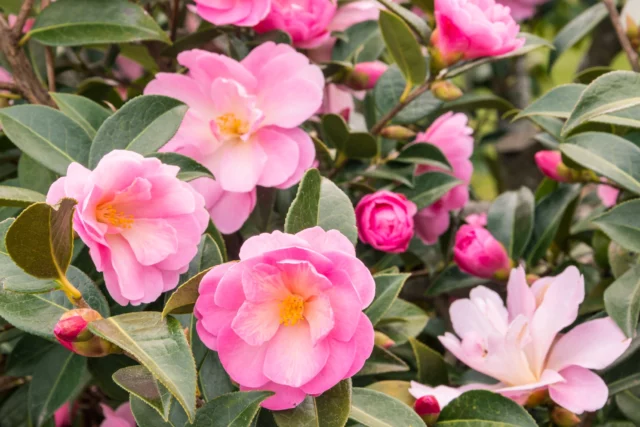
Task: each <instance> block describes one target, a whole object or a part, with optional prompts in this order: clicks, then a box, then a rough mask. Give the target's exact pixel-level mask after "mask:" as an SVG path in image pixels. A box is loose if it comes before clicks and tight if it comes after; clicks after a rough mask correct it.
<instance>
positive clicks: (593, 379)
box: [549, 366, 609, 414]
mask: <svg viewBox="0 0 640 427" xmlns="http://www.w3.org/2000/svg"><path fill="white" fill-rule="evenodd" d="M560 375H562V376H563V377H564V379H565V380H566V382H564V383H557V384H554V385H552V386H549V396H551V399H552V400H553V401H554V402H556V403H557V404H558V405H560V406H562V407H564V408H566V409H568V410H569V411H571V412H573V413H576V414H581V413H583V412H592V411H597V410H598V409H600V408H602V407H603V406H604V405H605V403H607V398H608V396H609V389H608V388H607V385H606V384H605V383H604V381H602V378H600V377H599V376H598V375H596V374H594V373H593V372H591V371H590V370H588V369H585V368H582V367H580V366H570V367H568V368H565V369H563V370H562V371H560Z"/></svg>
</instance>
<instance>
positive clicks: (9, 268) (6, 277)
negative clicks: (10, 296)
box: [0, 253, 58, 293]
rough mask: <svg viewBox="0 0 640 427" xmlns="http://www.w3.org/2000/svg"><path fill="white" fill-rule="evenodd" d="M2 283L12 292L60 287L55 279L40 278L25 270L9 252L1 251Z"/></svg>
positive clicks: (32, 291)
mask: <svg viewBox="0 0 640 427" xmlns="http://www.w3.org/2000/svg"><path fill="white" fill-rule="evenodd" d="M0 277H1V279H0V283H2V287H3V288H4V289H6V290H8V291H12V292H24V293H40V292H48V291H50V290H52V289H55V288H57V287H58V284H57V283H56V282H55V281H54V280H53V279H38V278H36V277H33V276H31V275H29V274H27V273H25V272H24V270H23V269H21V268H20V267H18V266H17V265H16V263H14V262H13V260H11V257H10V256H9V255H8V254H5V253H0Z"/></svg>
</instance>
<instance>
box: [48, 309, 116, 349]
mask: <svg viewBox="0 0 640 427" xmlns="http://www.w3.org/2000/svg"><path fill="white" fill-rule="evenodd" d="M100 319H102V316H101V315H100V313H98V312H97V311H95V310H92V309H90V308H77V309H75V310H69V311H67V312H66V313H64V314H63V315H62V316H61V317H60V320H58V323H57V324H56V326H55V327H54V329H53V334H54V335H55V336H56V338H57V340H58V342H60V344H62V345H63V346H64V347H66V348H68V349H69V350H71V351H73V352H74V353H77V354H79V355H81V356H85V357H103V356H106V355H107V354H109V353H114V352H115V351H117V347H115V346H114V345H113V344H111V343H110V342H108V341H105V340H103V339H102V338H100V337H97V336H95V335H94V334H93V333H92V332H91V331H90V330H89V328H87V326H88V325H89V323H91V322H93V321H94V320H100Z"/></svg>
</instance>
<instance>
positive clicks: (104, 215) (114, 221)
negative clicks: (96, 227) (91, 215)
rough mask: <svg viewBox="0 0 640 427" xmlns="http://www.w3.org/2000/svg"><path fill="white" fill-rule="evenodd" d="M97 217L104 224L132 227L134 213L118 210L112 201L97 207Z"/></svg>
mask: <svg viewBox="0 0 640 427" xmlns="http://www.w3.org/2000/svg"><path fill="white" fill-rule="evenodd" d="M96 219H97V220H98V222H101V223H103V224H111V225H113V226H116V227H120V228H131V224H133V215H126V214H124V213H122V212H118V211H117V210H116V209H115V208H114V207H113V205H111V204H110V203H105V204H102V205H100V206H98V207H97V209H96Z"/></svg>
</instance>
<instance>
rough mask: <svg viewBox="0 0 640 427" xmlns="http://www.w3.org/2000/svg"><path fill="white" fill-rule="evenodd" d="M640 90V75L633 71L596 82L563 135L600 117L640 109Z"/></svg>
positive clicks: (566, 126) (574, 109) (612, 75)
mask: <svg viewBox="0 0 640 427" xmlns="http://www.w3.org/2000/svg"><path fill="white" fill-rule="evenodd" d="M639 86H640V75H638V73H634V72H632V71H614V72H611V73H608V74H605V75H603V76H602V77H599V78H597V79H595V80H594V81H593V82H592V83H591V84H590V85H589V86H587V88H586V89H585V90H584V92H582V95H581V96H580V99H578V103H577V104H576V106H575V107H574V108H573V111H572V112H571V115H570V116H569V118H568V119H567V121H566V123H565V124H564V127H563V129H562V134H563V135H567V134H568V133H569V132H570V131H572V130H573V129H575V128H576V127H578V126H579V125H581V124H583V123H586V122H588V121H590V120H593V119H594V118H596V117H599V116H603V115H606V114H610V113H614V112H616V111H620V110H625V109H627V108H630V107H635V106H638V105H640V90H639V89H638V87H639Z"/></svg>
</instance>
